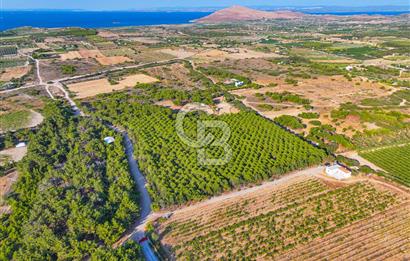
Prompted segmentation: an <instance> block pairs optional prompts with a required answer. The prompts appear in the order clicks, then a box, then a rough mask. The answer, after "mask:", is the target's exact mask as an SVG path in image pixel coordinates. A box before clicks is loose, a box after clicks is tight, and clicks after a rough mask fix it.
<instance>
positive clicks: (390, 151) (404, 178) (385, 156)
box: [361, 144, 410, 187]
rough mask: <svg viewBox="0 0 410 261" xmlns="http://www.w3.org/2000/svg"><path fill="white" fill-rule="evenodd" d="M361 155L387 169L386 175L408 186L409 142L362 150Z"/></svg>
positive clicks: (409, 182) (409, 172)
mask: <svg viewBox="0 0 410 261" xmlns="http://www.w3.org/2000/svg"><path fill="white" fill-rule="evenodd" d="M361 156H363V157H364V158H366V159H368V160H369V161H371V162H373V163H374V164H376V165H377V166H379V167H380V168H382V169H384V170H385V171H387V174H386V176H387V177H389V178H392V179H394V180H396V181H398V182H400V183H402V184H404V185H406V186H409V187H410V144H407V145H405V146H395V147H390V148H385V149H378V150H374V151H370V152H362V153H361Z"/></svg>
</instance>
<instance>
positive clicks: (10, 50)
mask: <svg viewBox="0 0 410 261" xmlns="http://www.w3.org/2000/svg"><path fill="white" fill-rule="evenodd" d="M16 54H17V47H16V46H0V56H7V55H16Z"/></svg>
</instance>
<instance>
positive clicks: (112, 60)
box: [95, 56, 132, 65]
mask: <svg viewBox="0 0 410 261" xmlns="http://www.w3.org/2000/svg"><path fill="white" fill-rule="evenodd" d="M95 59H96V60H97V62H99V63H100V64H101V65H115V64H121V63H126V62H131V61H132V60H131V59H130V58H128V57H125V56H110V57H106V56H104V57H97V58H95Z"/></svg>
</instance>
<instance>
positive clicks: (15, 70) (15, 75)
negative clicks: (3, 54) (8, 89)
mask: <svg viewBox="0 0 410 261" xmlns="http://www.w3.org/2000/svg"><path fill="white" fill-rule="evenodd" d="M30 70H31V65H29V66H21V67H11V68H6V69H5V70H4V72H3V73H1V75H0V81H4V82H8V81H10V80H11V79H19V78H21V77H23V76H24V75H26V74H27V73H28V72H30Z"/></svg>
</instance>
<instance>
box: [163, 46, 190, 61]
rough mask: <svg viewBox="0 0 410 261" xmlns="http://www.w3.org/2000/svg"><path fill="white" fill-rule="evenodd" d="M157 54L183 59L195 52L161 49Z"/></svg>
mask: <svg viewBox="0 0 410 261" xmlns="http://www.w3.org/2000/svg"><path fill="white" fill-rule="evenodd" d="M158 52H161V53H165V54H169V55H172V56H174V57H176V58H178V59H185V58H188V57H190V56H193V55H194V54H195V52H193V51H189V50H186V49H181V48H180V49H161V50H159V51H158Z"/></svg>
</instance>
